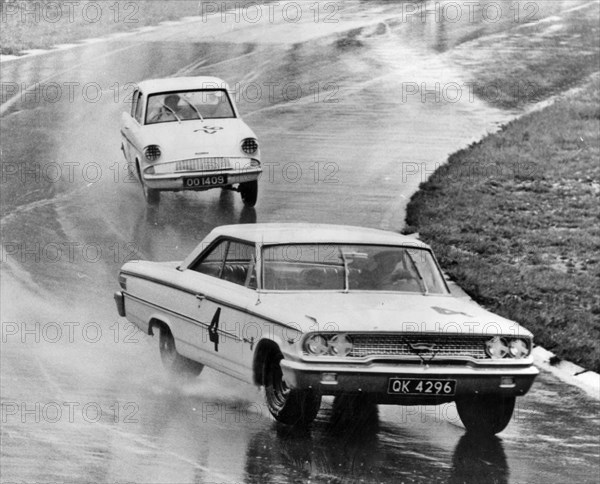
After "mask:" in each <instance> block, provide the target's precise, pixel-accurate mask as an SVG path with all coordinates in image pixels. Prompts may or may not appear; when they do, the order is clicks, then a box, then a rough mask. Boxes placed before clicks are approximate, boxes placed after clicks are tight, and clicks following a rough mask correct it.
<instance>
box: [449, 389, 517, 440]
mask: <svg viewBox="0 0 600 484" xmlns="http://www.w3.org/2000/svg"><path fill="white" fill-rule="evenodd" d="M514 408H515V397H502V396H499V395H475V396H472V397H464V398H461V399H459V400H457V401H456V409H457V410H458V415H459V416H460V419H461V420H462V423H463V424H464V426H465V428H466V429H467V432H468V433H471V434H478V435H494V434H497V433H499V432H502V431H503V430H504V429H505V428H506V426H507V425H508V423H509V422H510V419H511V417H512V414H513V410H514Z"/></svg>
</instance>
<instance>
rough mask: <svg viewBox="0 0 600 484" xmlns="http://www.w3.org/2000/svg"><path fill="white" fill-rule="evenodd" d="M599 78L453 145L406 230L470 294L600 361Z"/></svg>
mask: <svg viewBox="0 0 600 484" xmlns="http://www.w3.org/2000/svg"><path fill="white" fill-rule="evenodd" d="M599 159H600V78H599V77H598V76H595V77H594V78H593V80H591V81H589V82H588V83H587V84H586V85H585V86H584V87H583V88H582V89H580V90H578V91H576V92H574V93H572V94H569V95H566V96H564V97H562V98H561V99H559V100H558V101H557V102H556V103H555V104H553V105H552V106H549V107H547V108H545V109H543V110H541V111H538V112H534V113H531V114H529V115H527V116H524V117H522V118H520V119H518V120H516V121H513V122H511V123H510V124H508V125H507V126H505V127H504V128H503V129H502V130H501V131H499V132H498V133H496V134H492V135H489V136H487V137H486V138H485V139H483V140H482V141H481V142H478V143H476V144H473V145H471V146H469V147H468V148H466V149H464V150H462V151H459V152H457V153H455V154H453V155H452V156H450V158H449V160H448V163H447V164H445V165H444V166H442V167H440V168H439V169H438V170H437V171H436V172H435V173H434V174H433V175H432V176H431V178H430V179H429V180H428V181H427V182H424V183H422V184H421V186H420V190H419V191H418V192H417V193H416V194H415V195H414V196H413V197H412V199H411V201H410V204H409V206H408V209H407V225H408V226H407V229H406V230H407V231H411V230H412V231H418V232H419V233H420V234H421V238H422V239H423V240H424V241H426V242H427V243H429V244H431V245H432V247H433V248H434V250H435V251H436V254H437V255H438V258H439V260H440V263H441V265H442V267H443V268H444V270H446V271H447V272H448V273H449V274H450V276H451V277H452V278H453V279H454V280H455V281H456V282H457V283H458V284H459V285H460V286H461V287H462V288H463V289H464V290H465V291H466V292H467V293H468V294H469V295H470V296H471V297H472V298H473V299H474V300H475V301H477V302H479V303H480V304H482V305H484V306H486V307H487V308H489V309H490V310H492V311H494V312H496V313H498V314H500V315H502V316H505V317H507V318H510V319H512V320H516V321H518V322H519V323H521V324H522V325H523V326H525V327H527V328H528V329H530V330H531V331H532V332H533V333H534V335H535V341H536V343H537V344H540V345H542V346H544V347H545V348H547V349H549V350H551V351H553V352H554V353H555V354H556V355H557V356H559V357H560V358H564V359H568V360H570V361H573V362H575V363H577V364H579V365H581V366H583V367H585V368H588V369H590V370H594V371H600V348H599V345H598V341H600V284H599V281H600V215H599V207H600V203H599V202H600V163H599V161H598V160H599Z"/></svg>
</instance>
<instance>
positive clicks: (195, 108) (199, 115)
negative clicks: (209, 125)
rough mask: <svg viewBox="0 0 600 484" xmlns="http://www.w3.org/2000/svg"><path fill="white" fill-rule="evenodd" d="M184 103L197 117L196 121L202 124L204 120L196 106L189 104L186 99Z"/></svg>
mask: <svg viewBox="0 0 600 484" xmlns="http://www.w3.org/2000/svg"><path fill="white" fill-rule="evenodd" d="M184 101H185V102H186V103H187V104H188V106H189V107H191V108H192V109H193V110H194V111H196V114H197V115H198V119H199V120H200V121H202V122H204V118H203V117H202V115H201V114H200V111H198V108H197V107H196V106H194V105H193V104H192V103H191V102H189V101H188V100H187V99H184Z"/></svg>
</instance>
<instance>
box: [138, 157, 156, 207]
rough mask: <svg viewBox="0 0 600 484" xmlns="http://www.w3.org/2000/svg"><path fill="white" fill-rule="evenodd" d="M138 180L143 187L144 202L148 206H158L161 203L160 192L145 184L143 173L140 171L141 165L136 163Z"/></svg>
mask: <svg viewBox="0 0 600 484" xmlns="http://www.w3.org/2000/svg"><path fill="white" fill-rule="evenodd" d="M136 167H137V173H138V178H139V180H140V184H141V185H142V191H143V193H144V200H146V203H147V204H148V205H158V204H159V202H160V191H159V190H155V189H154V188H148V185H146V183H145V182H144V177H142V171H141V169H140V163H139V162H137V163H136Z"/></svg>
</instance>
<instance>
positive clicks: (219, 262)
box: [190, 240, 229, 277]
mask: <svg viewBox="0 0 600 484" xmlns="http://www.w3.org/2000/svg"><path fill="white" fill-rule="evenodd" d="M228 245H229V241H227V240H224V241H222V242H220V243H219V244H217V245H216V246H215V247H214V248H213V249H212V250H211V251H210V252H209V253H208V254H207V255H206V256H204V257H202V259H200V260H199V261H197V262H195V263H194V264H193V265H192V266H191V267H190V269H191V270H192V271H196V272H201V273H202V274H208V275H209V276H213V277H220V276H221V270H222V269H223V262H224V259H225V254H226V253H227V246H228Z"/></svg>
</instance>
